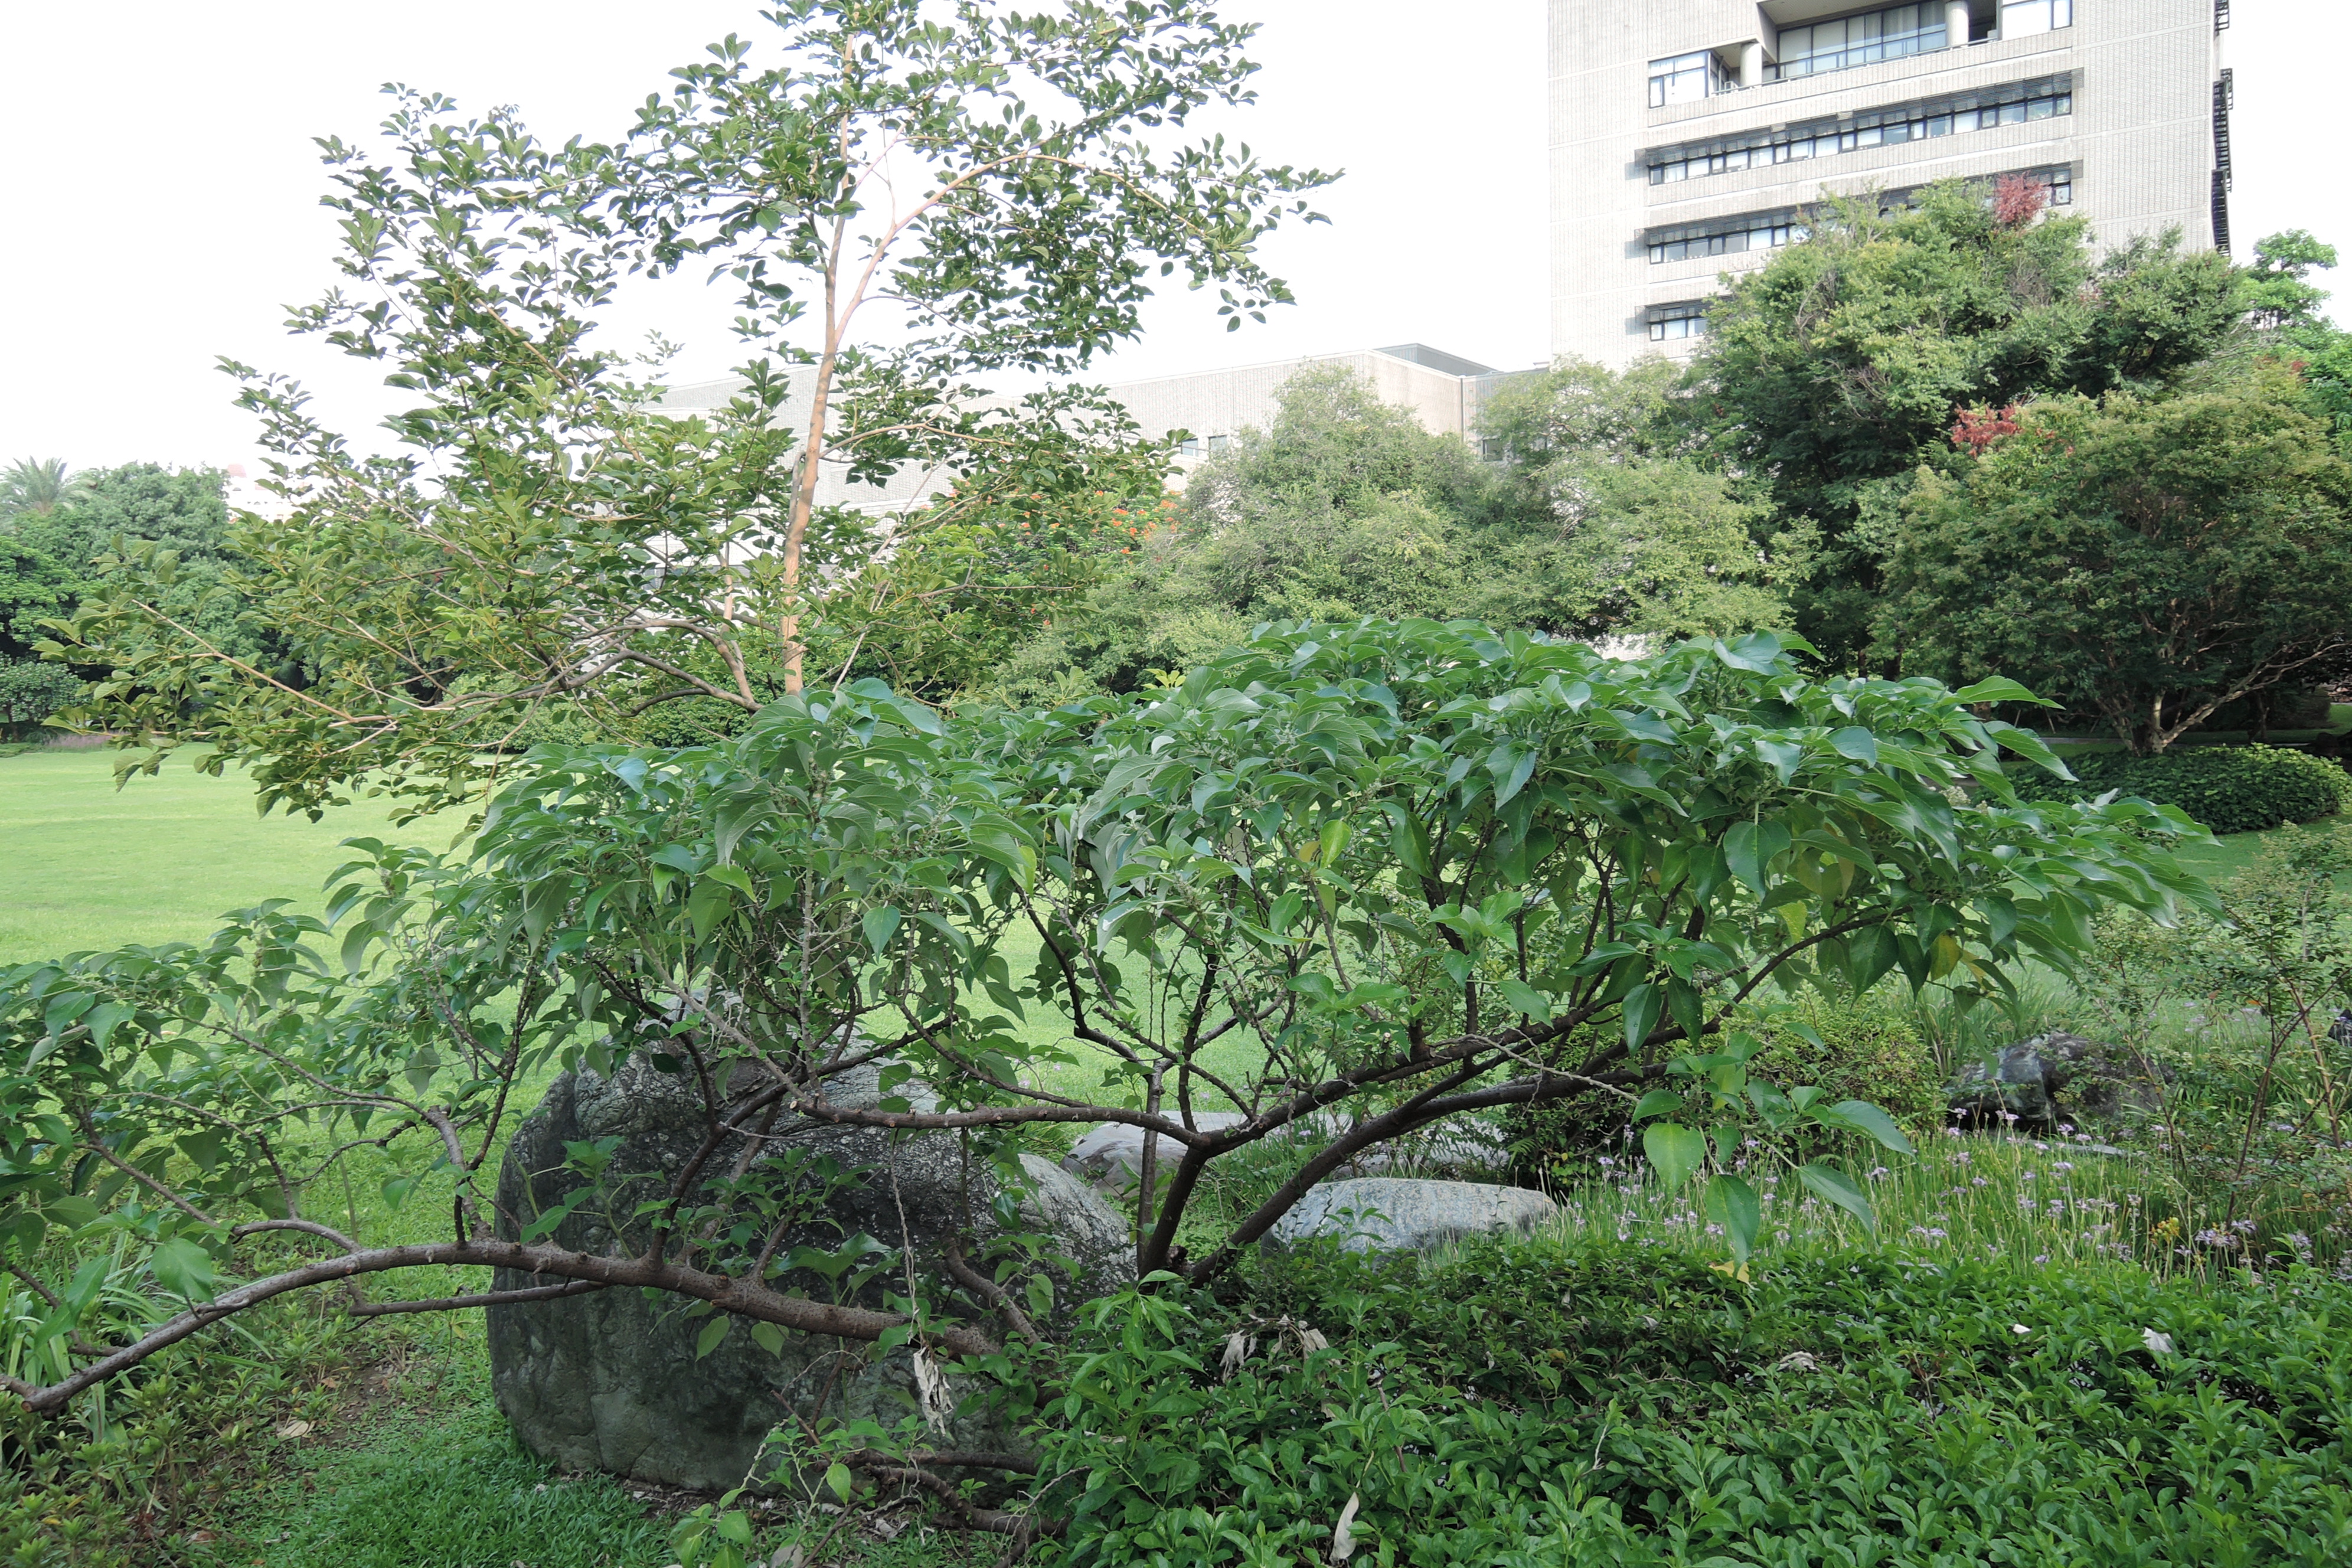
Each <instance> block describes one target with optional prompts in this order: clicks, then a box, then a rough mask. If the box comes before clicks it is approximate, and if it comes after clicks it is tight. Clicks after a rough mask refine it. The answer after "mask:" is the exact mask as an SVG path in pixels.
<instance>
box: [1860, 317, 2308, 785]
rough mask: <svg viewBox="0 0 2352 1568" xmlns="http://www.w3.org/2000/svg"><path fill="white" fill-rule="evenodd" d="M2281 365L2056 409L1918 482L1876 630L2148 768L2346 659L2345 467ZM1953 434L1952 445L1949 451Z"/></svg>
mask: <svg viewBox="0 0 2352 1568" xmlns="http://www.w3.org/2000/svg"><path fill="white" fill-rule="evenodd" d="M2308 403H2309V399H2308V393H2307V389H2306V388H2305V384H2304V383H2303V381H2302V379H2301V378H2300V377H2299V376H2297V375H2296V374H2294V373H2293V372H2292V371H2291V370H2289V369H2288V368H2287V367H2286V366H2284V364H2282V363H2278V362H2277V361H2275V360H2268V359H2265V360H2260V361H2257V362H2255V363H2252V364H2251V365H2248V366H2244V367H2229V368H2222V367H2217V368H2216V370H2215V371H2214V372H2213V373H2212V374H2207V375H2200V376H2199V377H2197V378H2195V379H2193V380H2192V381H2191V382H2190V383H2189V384H2187V385H2185V386H2183V387H2181V388H2180V389H2179V390H2177V391H2176V392H2175V393H2173V394H2172V395H2169V396H2167V397H2163V398H2160V399H2156V400H2153V401H2151V400H2148V399H2146V398H2143V397H2141V396H2139V395H2136V394H2132V393H2112V394H2109V395H2107V396H2105V397H2104V398H2102V399H2100V400H2098V401H2097V402H2093V401H2091V400H2089V399H2087V398H2083V397H2073V396H2070V397H2058V398H2047V399H2044V400H2042V401H2041V402H2039V403H2036V404H2033V405H2030V406H2028V407H2025V408H2022V409H2019V410H2015V411H2014V416H2013V417H2012V418H2010V419H2008V420H2006V421H2005V422H2004V425H2003V427H2002V428H2001V430H2000V431H1999V432H1998V433H1988V434H1987V435H1986V437H1984V438H1983V440H1982V441H1981V442H1980V443H1978V444H1974V445H1973V446H1972V447H1970V448H1969V449H1968V452H1969V455H1965V456H1960V457H1958V458H1957V459H1956V460H1955V461H1954V463H1953V464H1952V465H1951V468H1950V470H1949V471H1948V472H1945V473H1936V472H1923V473H1922V474H1921V475H1920V476H1919V479H1918V481H1917V484H1916V488H1915V489H1913V491H1912V493H1911V495H1910V497H1909V498H1908V500H1907V502H1906V507H1905V524H1906V525H1905V527H1904V528H1903V529H1902V530H1901V531H1900V533H1899V534H1898V536H1897V538H1896V541H1895V544H1894V547H1893V549H1892V550H1891V552H1889V554H1888V557H1887V561H1886V574H1887V597H1886V599H1885V601H1884V604H1883V608H1882V615H1881V621H1880V624H1881V626H1882V627H1883V628H1885V636H1886V638H1887V640H1888V641H1889V642H1890V643H1891V644H1893V645H1894V646H1896V647H1901V648H1902V650H1903V655H1904V663H1905V668H1910V669H1917V670H1920V671H1923V672H1929V673H1935V674H1938V675H1941V676H1943V677H1944V678H1946V679H1970V678H1973V677H1975V676H1978V675H1982V674H1986V673H1990V672H1992V671H1995V670H1998V671H2000V673H2002V674H2005V675H2008V676H2010V677H2011V678H2013V679H2018V680H2021V681H2023V682H2024V683H2026V684H2027V685H2029V686H2032V688H2033V689H2035V690H2036V691H2037V692H2039V693H2040V694H2041V695H2042V696H2043V697H2045V698H2050V699H2053V700H2056V701H2058V702H2060V703H2061V704H2063V706H2065V707H2067V708H2069V709H2073V710H2078V711H2082V712H2085V713H2096V714H2098V715H2099V717H2100V718H2101V719H2102V720H2103V721H2105V724H2106V725H2107V727H2108V728H2110V729H2111V730H2113V731H2114V732H2115V733H2116V735H2117V736H2118V737H2119V738H2121V739H2122V740H2123V741H2125V742H2126V743H2127V744H2128V745H2129V746H2130V747H2131V748H2132V749H2133V750H2134V751H2151V752H2161V751H2162V750H2163V749H2164V748H2165V747H2167V746H2168V745H2170V744H2171V743H2172V742H2174V741H2175V740H2177V739H2178V738H2179V736H2180V735H2181V734H2183V733H2185V732H2186V731H2188V730H2189V729H2191V728H2193V727H2194V726H2196V725H2197V724H2199V723H2200V722H2203V721H2205V720H2207V719H2208V718H2210V716H2211V715H2212V714H2213V713H2214V712H2215V711H2216V710H2219V709H2221V707H2223V706H2224V705H2225V704H2228V703H2231V702H2235V701H2239V700H2242V699H2244V698H2246V697H2247V696H2249V695H2251V694H2252V693H2256V692H2260V691H2264V690H2268V689H2272V688H2274V687H2276V686H2278V685H2279V684H2281V683H2282V682H2284V681H2286V680H2289V679H2298V678H2305V677H2307V676H2308V674H2309V673H2310V672H2311V671H2313V670H2314V669H2315V668H2318V669H2326V668H2331V667H2332V665H2333V664H2334V663H2335V662H2337V661H2340V660H2342V659H2343V658H2347V656H2352V626H2347V623H2346V620H2345V616H2344V606H2345V605H2347V603H2352V463H2347V461H2346V460H2345V458H2343V457H2342V456H2340V455H2338V453H2337V452H2336V448H2335V444H2334V441H2333V438H2332V433H2331V432H2330V431H2329V429H2328V428H2327V426H2326V424H2325V423H2324V422H2323V421H2322V420H2320V419H2319V418H2318V417H2316V416H2315V414H2314V413H2313V412H2312V411H2311V409H2310V408H2309V406H2308ZM1961 434H1962V436H1963V437H1964V436H1965V434H1966V433H1965V432H1962V433H1961Z"/></svg>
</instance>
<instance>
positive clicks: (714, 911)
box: [686, 877, 735, 942]
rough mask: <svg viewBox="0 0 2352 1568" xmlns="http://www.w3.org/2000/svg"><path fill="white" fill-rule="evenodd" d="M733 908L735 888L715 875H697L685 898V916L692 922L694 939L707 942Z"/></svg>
mask: <svg viewBox="0 0 2352 1568" xmlns="http://www.w3.org/2000/svg"><path fill="white" fill-rule="evenodd" d="M734 908H735V889H732V888H730V887H729V886H728V885H727V884H726V883H725V882H723V881H721V880H719V879H718V878H715V877H698V878H696V879H695V880H694V891H693V892H692V893H691V894H690V895H688V898H687V900H686V918H687V919H688V921H691V922H693V925H694V940H695V941H697V942H708V941H709V939H710V933H711V932H712V931H717V930H718V929H719V922H720V921H723V920H725V919H726V918H727V916H728V914H729V913H730V911H731V910H733V909H734Z"/></svg>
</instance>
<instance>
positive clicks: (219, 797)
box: [0, 751, 454, 963]
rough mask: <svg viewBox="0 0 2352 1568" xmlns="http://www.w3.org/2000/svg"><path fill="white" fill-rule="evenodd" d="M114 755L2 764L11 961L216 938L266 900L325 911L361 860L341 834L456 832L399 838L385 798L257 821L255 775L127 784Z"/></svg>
mask: <svg viewBox="0 0 2352 1568" xmlns="http://www.w3.org/2000/svg"><path fill="white" fill-rule="evenodd" d="M116 754H117V753H114V752H102V751H74V752H67V751H34V752H20V753H19V754H17V755H16V756H13V757H0V830H5V831H0V837H5V844H6V853H5V855H0V963H22V962H23V961H25V960H26V959H32V958H46V957H49V956H51V955H53V954H56V953H62V952H75V951H79V950H81V949H86V948H104V947H115V946H120V945H122V944H124V943H128V942H193V941H196V940H199V939H201V938H203V937H205V936H209V935H210V934H212V931H213V930H214V929H215V925H216V924H217V922H218V917H219V916H220V915H221V914H222V912H223V911H225V910H235V909H243V908H247V907H248V906H250V905H253V904H257V903H259V902H260V901H262V900H265V899H290V900H293V901H294V903H295V905H296V906H297V907H298V908H305V909H311V910H316V909H317V908H318V907H319V904H320V900H319V889H320V883H321V882H322V881H323V880H324V879H325V878H326V876H327V874H328V873H329V872H331V871H332V870H333V869H334V868H336V867H337V866H340V865H341V864H342V863H343V862H344V861H345V860H347V859H349V858H351V857H350V852H349V851H347V850H344V849H342V848H341V847H339V846H340V845H341V841H342V840H343V839H345V838H350V837H365V836H373V837H404V838H406V839H407V840H408V841H409V842H413V843H424V844H430V845H433V846H435V847H441V846H444V845H446V843H447V842H448V838H449V832H450V829H448V828H442V829H438V830H437V831H436V829H435V828H433V827H432V826H430V825H425V824H418V825H416V826H414V827H411V828H408V829H405V830H399V831H395V830H394V829H393V828H392V827H391V823H390V819H391V810H390V807H389V805H387V803H385V802H383V801H372V800H362V801H357V802H354V803H353V804H352V805H347V806H342V807H339V808H337V809H334V810H331V811H330V812H328V813H327V815H326V817H325V819H324V820H323V821H320V822H312V821H310V819H309V818H308V817H304V816H292V817H289V816H267V817H264V816H256V815H255V812H254V808H253V784H252V781H251V780H250V779H248V778H247V777H246V776H245V775H244V774H242V773H236V772H234V771H232V772H229V773H226V774H225V775H224V776H223V777H220V778H211V777H208V776H206V775H205V774H203V773H198V772H196V771H195V769H194V766H193V765H192V764H191V763H190V762H189V761H188V760H186V759H185V758H184V757H175V758H173V760H172V761H171V762H169V763H165V764H164V767H163V773H161V774H159V775H158V776H156V777H154V778H152V779H151V778H138V779H132V780H131V782H130V783H129V784H127V785H126V786H125V787H123V788H121V789H117V788H116V787H115V784H114V776H113V764H114V759H115V756H116ZM452 826H454V825H452Z"/></svg>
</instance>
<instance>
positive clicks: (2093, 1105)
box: [1950, 1029, 2170, 1127]
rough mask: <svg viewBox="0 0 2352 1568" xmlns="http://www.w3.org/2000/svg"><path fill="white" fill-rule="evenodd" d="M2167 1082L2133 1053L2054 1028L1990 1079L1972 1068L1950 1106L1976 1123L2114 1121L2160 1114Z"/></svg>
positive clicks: (1999, 1064)
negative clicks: (2134, 1113) (2136, 1113)
mask: <svg viewBox="0 0 2352 1568" xmlns="http://www.w3.org/2000/svg"><path fill="white" fill-rule="evenodd" d="M2169 1077H2170V1074H2169V1073H2168V1072H2167V1071H2166V1070H2165V1069H2164V1068H2161V1067H2160V1066H2158V1065H2156V1064H2153V1063H2150V1062H2147V1061H2144V1060H2141V1059H2138V1058H2135V1057H2133V1056H2132V1054H2131V1053H2129V1052H2126V1051H2121V1050H2118V1049H2116V1047H2112V1046H2103V1045H2100V1044H2099V1043H2098V1042H2096V1041H2095V1040H2086V1039H2084V1037H2082V1036H2080V1035H2073V1034H2069V1033H2067V1032H2066V1031H2065V1030H2063V1029H2053V1030H2051V1031H2050V1032H2049V1033H2048V1034H2046V1035H2036V1036H2034V1037H2032V1039H2030V1040H2021V1041H2020V1042H2018V1043H2017V1044H2016V1045H2013V1046H2011V1047H2008V1048H2006V1049H2005V1050H2003V1051H2002V1052H2001V1053H2000V1056H1999V1057H1998V1058H1995V1061H1994V1067H1993V1071H1992V1072H1991V1074H1990V1075H1988V1074H1987V1073H1986V1071H1985V1066H1984V1064H1983V1063H1982V1062H1976V1063H1972V1064H1971V1065H1970V1066H1969V1068H1967V1069H1966V1070H1964V1071H1963V1072H1962V1073H1961V1074H1960V1076H1959V1078H1958V1079H1957V1080H1955V1081H1954V1083H1953V1084H1952V1088H1951V1092H1950V1105H1951V1108H1952V1109H1953V1110H1957V1111H1960V1112H1964V1113H1965V1114H1966V1115H1967V1116H1969V1118H1971V1119H1972V1120H1974V1121H1979V1122H1989V1121H2004V1122H2006V1121H2010V1120H2011V1119H2014V1121H2019V1122H2026V1123H2032V1124H2033V1125H2036V1126H2040V1127H2053V1126H2055V1125H2057V1124H2059V1123H2061V1122H2069V1123H2072V1122H2084V1121H2114V1120H2115V1119H2116V1118H2117V1117H2119V1116H2121V1115H2122V1114H2123V1113H2124V1112H2125V1111H2126V1110H2157V1109H2159V1108H2161V1107H2162V1105H2163V1103H2164V1086H2165V1082H2166V1081H2167V1080H2168V1079H2169Z"/></svg>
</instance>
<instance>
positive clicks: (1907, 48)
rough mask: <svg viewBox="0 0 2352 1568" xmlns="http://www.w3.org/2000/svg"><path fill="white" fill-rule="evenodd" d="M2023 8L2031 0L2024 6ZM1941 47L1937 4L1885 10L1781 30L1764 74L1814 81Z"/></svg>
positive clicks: (2050, 1)
mask: <svg viewBox="0 0 2352 1568" xmlns="http://www.w3.org/2000/svg"><path fill="white" fill-rule="evenodd" d="M2025 3H2026V4H2028V5H2032V4H2035V3H2036V0H2025ZM2039 3H2040V4H2042V5H2043V6H2044V7H2045V8H2046V7H2047V6H2049V5H2072V4H2073V0H2039ZM1942 47H1944V7H1943V5H1941V4H1940V0H1930V3H1929V4H1927V5H1890V6H1888V7H1887V8H1886V9H1885V10H1884V11H1871V12H1866V13H1864V15H1862V16H1842V17H1840V18H1839V19H1838V20H1836V21H1834V22H1815V23H1814V24H1812V25H1811V26H1808V27H1783V28H1781V29H1780V64H1778V65H1776V66H1773V67H1771V68H1769V70H1768V71H1767V73H1766V74H1767V75H1768V76H1769V78H1770V79H1772V80H1774V81H1788V80H1791V79H1795V78H1797V77H1805V76H1819V75H1820V74H1821V73H1822V72H1823V71H1842V70H1846V69H1849V68H1853V67H1854V66H1867V65H1875V64H1877V63H1878V62H1879V61H1881V60H1895V59H1901V58H1903V57H1904V56H1906V55H1920V54H1926V53H1927V52H1929V51H1930V50H1933V49H1940V48H1942Z"/></svg>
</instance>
